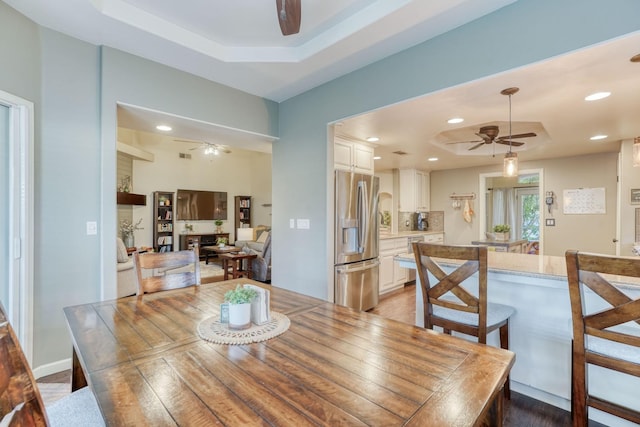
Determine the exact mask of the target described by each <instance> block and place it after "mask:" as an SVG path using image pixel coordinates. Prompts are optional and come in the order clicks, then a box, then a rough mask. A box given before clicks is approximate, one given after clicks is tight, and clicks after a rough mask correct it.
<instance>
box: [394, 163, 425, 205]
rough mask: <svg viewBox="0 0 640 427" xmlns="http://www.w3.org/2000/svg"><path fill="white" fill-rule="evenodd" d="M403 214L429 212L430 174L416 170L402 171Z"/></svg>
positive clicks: (401, 198) (401, 202) (401, 194)
mask: <svg viewBox="0 0 640 427" xmlns="http://www.w3.org/2000/svg"><path fill="white" fill-rule="evenodd" d="M399 179H400V186H399V187H400V199H399V201H400V203H399V206H398V208H399V210H400V211H401V212H416V211H428V210H429V172H424V171H419V170H416V169H400V173H399Z"/></svg>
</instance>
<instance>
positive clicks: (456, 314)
mask: <svg viewBox="0 0 640 427" xmlns="http://www.w3.org/2000/svg"><path fill="white" fill-rule="evenodd" d="M413 253H414V255H415V259H416V267H417V269H418V277H419V279H420V286H421V289H422V304H423V310H424V327H425V328H427V329H433V327H434V326H439V327H441V328H442V329H443V331H444V332H445V333H447V334H451V331H456V332H459V333H462V334H465V335H471V336H474V337H477V338H478V342H479V343H481V344H486V343H487V334H489V333H490V332H492V331H494V330H496V329H498V330H499V333H500V347H501V348H504V349H507V350H508V349H509V318H510V317H511V316H512V315H513V313H515V309H514V308H513V307H510V306H508V305H503V304H496V303H490V302H488V301H487V247H486V246H449V245H442V244H435V243H433V244H432V243H414V244H413ZM447 261H450V262H451V264H449V265H448V266H446V267H445V268H446V269H452V271H451V272H450V273H447V272H446V271H445V268H443V266H444V264H445V263H446V262H447ZM429 273H431V275H432V276H433V278H434V279H435V280H434V281H433V282H432V280H431V279H430V276H429ZM476 273H477V274H476ZM474 275H476V276H477V280H476V278H473V279H472V280H471V281H470V282H468V283H469V285H475V284H476V283H477V285H478V293H477V294H478V295H474V294H473V293H471V292H470V291H469V290H468V289H467V288H465V287H464V286H463V283H464V282H465V280H467V279H469V278H471V276H474ZM504 396H505V397H506V398H507V399H510V397H511V392H510V386H509V378H507V381H506V383H505V386H504Z"/></svg>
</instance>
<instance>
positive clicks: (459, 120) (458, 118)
mask: <svg viewBox="0 0 640 427" xmlns="http://www.w3.org/2000/svg"><path fill="white" fill-rule="evenodd" d="M462 122H464V119H463V118H462V117H454V118H452V119H449V120H447V123H449V124H451V125H455V124H456V123H462Z"/></svg>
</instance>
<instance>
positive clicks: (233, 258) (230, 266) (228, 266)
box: [218, 252, 258, 280]
mask: <svg viewBox="0 0 640 427" xmlns="http://www.w3.org/2000/svg"><path fill="white" fill-rule="evenodd" d="M257 257H258V255H256V254H245V253H244V252H239V253H234V254H232V253H226V254H219V255H218V258H220V259H221V260H222V268H223V269H224V280H229V279H230V278H231V279H237V278H239V277H246V278H247V279H251V268H247V269H246V270H243V269H242V262H243V261H244V260H245V259H246V260H252V259H254V258H257Z"/></svg>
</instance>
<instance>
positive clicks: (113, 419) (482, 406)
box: [64, 279, 515, 427]
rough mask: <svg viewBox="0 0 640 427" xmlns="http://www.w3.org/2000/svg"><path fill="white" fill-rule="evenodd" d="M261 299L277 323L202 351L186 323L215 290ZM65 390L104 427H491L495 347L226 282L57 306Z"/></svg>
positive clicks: (501, 371)
mask: <svg viewBox="0 0 640 427" xmlns="http://www.w3.org/2000/svg"><path fill="white" fill-rule="evenodd" d="M238 283H240V284H244V283H251V284H254V285H258V286H263V287H265V288H267V289H269V290H270V292H271V310H272V311H277V312H280V313H282V314H285V315H286V316H287V317H288V318H289V320H290V327H289V329H288V330H287V331H286V332H284V333H283V334H281V335H279V336H277V337H274V338H271V339H269V340H266V341H262V342H256V343H252V344H245V345H224V344H215V343H212V342H210V341H207V340H204V339H202V338H200V337H199V335H198V333H197V326H198V324H199V323H200V322H201V321H202V320H204V319H207V318H210V317H211V316H218V315H219V312H220V303H221V302H222V301H223V297H224V293H225V292H226V291H228V290H230V289H233V288H235V286H236V284H238ZM64 312H65V317H66V319H67V323H68V326H69V331H70V334H71V337H72V342H73V359H72V360H73V364H74V366H73V370H72V376H73V378H72V385H73V387H74V388H78V387H82V386H84V385H88V386H89V387H91V389H92V391H93V393H94V394H95V396H96V399H97V401H98V404H99V406H100V410H101V411H102V415H103V417H104V419H105V422H106V424H107V425H109V426H128V425H130V426H173V425H182V426H214V425H220V426H253V425H270V426H295V427H301V426H479V425H500V424H501V421H502V406H503V403H502V393H501V392H500V391H501V390H502V388H503V386H504V383H505V381H506V379H507V375H508V374H509V371H510V369H511V367H512V366H513V363H514V361H515V355H514V354H513V353H512V352H510V351H506V350H502V349H499V348H495V347H490V346H486V345H481V344H477V343H474V342H471V341H467V340H464V339H461V338H458V337H452V336H449V335H445V334H441V333H439V332H436V331H432V330H426V329H423V328H420V327H417V326H413V325H409V324H405V323H401V322H397V321H394V320H390V319H385V318H383V317H380V316H378V315H375V314H371V313H367V312H360V311H356V310H353V309H350V308H347V307H343V306H339V305H335V304H333V303H330V302H327V301H324V300H321V299H317V298H314V297H310V296H306V295H303V294H300V293H296V292H292V291H289V290H286V289H282V288H278V287H277V286H269V285H265V284H262V283H260V282H256V281H252V280H247V279H235V280H229V281H223V282H214V283H208V284H203V285H201V286H194V287H189V288H184V289H177V290H170V291H164V292H158V293H154V294H146V295H142V296H132V297H127V298H121V299H116V300H109V301H102V302H96V303H90V304H83V305H77V306H72V307H66V308H65V309H64Z"/></svg>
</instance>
